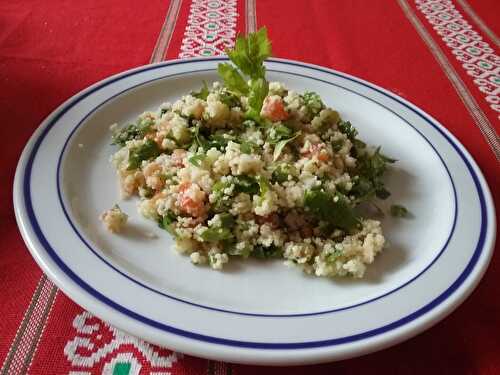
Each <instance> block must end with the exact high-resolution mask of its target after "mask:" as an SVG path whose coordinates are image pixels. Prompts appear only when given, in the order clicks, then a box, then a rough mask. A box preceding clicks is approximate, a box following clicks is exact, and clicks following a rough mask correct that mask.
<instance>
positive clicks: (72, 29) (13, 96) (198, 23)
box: [0, 0, 500, 375]
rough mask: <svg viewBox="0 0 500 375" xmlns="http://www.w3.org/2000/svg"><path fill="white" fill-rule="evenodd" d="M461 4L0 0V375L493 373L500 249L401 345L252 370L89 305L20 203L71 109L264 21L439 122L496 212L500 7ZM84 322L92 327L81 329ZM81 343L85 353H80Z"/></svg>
mask: <svg viewBox="0 0 500 375" xmlns="http://www.w3.org/2000/svg"><path fill="white" fill-rule="evenodd" d="M468 1H470V2H467V1H466V0H453V1H448V0H393V1H390V0H387V1H385V0H384V1H383V0H379V1H373V0H372V1H368V0H336V1H332V0H311V1H306V0H303V1H287V0H272V1H271V0H267V1H266V0H262V1H258V2H257V4H255V2H256V1H255V0H170V1H160V0H148V1H143V2H139V1H132V0H124V1H116V0H101V1H90V0H86V1H77V2H70V1H53V0H50V1H49V0H45V1H42V2H26V1H3V2H1V3H0V83H1V86H0V87H1V90H0V111H1V117H0V118H2V119H3V120H2V122H3V125H2V126H0V132H1V133H0V134H1V135H2V136H1V139H4V140H5V143H4V144H2V147H1V148H0V150H1V151H0V152H1V158H0V163H1V164H0V165H1V167H2V168H0V176H1V182H2V188H1V189H0V198H1V202H2V204H1V206H0V214H1V222H0V239H1V247H0V251H1V257H0V287H1V292H0V293H1V294H0V296H1V297H0V298H1V303H0V317H1V318H0V361H1V362H0V363H3V365H2V369H1V373H2V374H25V373H30V374H63V373H69V372H70V371H74V373H75V374H76V373H78V374H84V373H85V374H87V373H88V374H98V373H102V372H104V373H114V374H126V373H131V374H132V373H136V372H135V370H137V369H139V368H141V372H140V373H141V374H146V373H148V374H149V373H153V372H157V373H167V372H170V373H172V374H197V373H208V374H222V373H227V374H230V373H234V374H238V375H241V374H252V373H256V372H259V373H269V374H271V373H274V374H280V373H281V374H285V373H286V374H291V373H297V374H299V373H304V372H306V371H307V372H311V373H320V374H323V373H324V374H327V373H340V372H345V373H358V372H361V371H367V372H370V373H376V374H379V373H405V374H406V373H425V372H427V371H430V370H433V371H435V372H443V373H483V374H494V373H500V340H499V335H500V298H499V297H498V285H499V283H500V253H498V251H497V252H496V253H495V254H494V255H493V259H492V262H491V265H490V267H489V270H488V272H487V273H486V275H485V277H484V279H483V281H482V282H481V284H480V285H479V287H478V288H477V290H476V291H475V292H474V293H473V294H472V296H471V297H470V298H469V299H468V300H467V301H466V302H465V303H464V304H463V305H462V306H461V307H459V308H458V309H457V310H456V311H455V312H454V313H452V314H451V315H450V316H449V317H448V318H446V319H445V320H444V321H443V322H441V323H439V324H438V325H436V326H435V327H433V328H431V329H430V330H428V331H427V332H425V333H423V334H421V335H419V336H418V337H416V338H414V339H412V340H410V341H408V342H405V343H403V344H400V345H398V346H396V347H393V348H390V349H387V350H384V351H381V352H378V353H375V354H371V355H368V356H364V357H361V358H357V359H352V360H347V361H342V362H337V363H331V364H324V365H318V366H312V367H297V368H256V367H251V366H241V365H229V364H223V363H217V362H214V361H207V360H203V359H198V358H192V357H189V356H182V355H181V354H176V353H173V352H171V351H169V350H166V349H161V350H160V349H159V348H157V347H155V346H152V345H149V344H147V343H145V342H143V341H141V340H138V339H136V338H133V337H130V336H128V335H126V334H123V333H121V332H119V331H117V330H115V329H113V328H110V327H109V326H107V325H106V324H105V323H103V322H101V321H99V320H98V319H97V318H94V317H92V316H91V315H90V314H89V313H87V312H85V311H83V310H82V309H81V308H80V307H79V306H77V305H75V304H74V303H73V302H72V301H71V300H69V299H68V298H67V297H66V296H64V295H63V294H62V293H61V292H59V291H58V289H57V288H56V287H55V286H54V285H53V284H52V282H51V281H49V280H48V279H47V278H46V277H45V276H44V275H43V274H42V272H41V271H40V269H39V268H38V267H37V265H36V264H35V263H34V261H33V259H32V258H31V257H30V255H29V253H28V251H27V249H26V247H25V245H24V243H23V241H22V239H21V236H20V234H19V232H18V230H17V227H16V223H15V219H14V214H13V207H12V198H11V197H12V181H13V177H14V171H15V167H16V163H17V160H18V157H19V155H20V152H21V150H22V148H23V146H24V144H25V142H26V141H27V140H28V138H29V136H30V135H31V134H32V132H33V131H34V130H35V129H36V127H37V126H38V124H39V123H40V122H41V121H42V120H43V118H44V117H45V116H47V115H48V114H49V113H50V112H51V111H52V110H53V109H54V108H55V107H56V106H57V105H59V104H60V103H61V102H62V101H63V100H65V99H66V98H68V97H69V96H71V95H73V94H75V93H76V92H78V91H79V90H81V89H83V88H85V87H86V86H88V85H90V84H91V83H94V82H96V81H98V80H100V79H102V78H105V77H107V76H109V75H111V74H114V73H118V72H120V71H123V70H126V69H129V68H132V67H135V66H138V65H142V64H146V63H148V62H150V61H161V60H162V59H171V58H177V57H190V56H200V55H207V56H208V55H211V54H219V53H221V51H222V50H223V48H224V46H225V45H226V44H230V43H231V42H232V41H233V40H234V36H235V34H236V33H237V32H245V31H248V30H250V31H252V30H255V28H256V27H259V26H262V25H266V26H267V27H268V29H269V33H270V36H271V38H272V41H273V51H274V55H275V56H278V57H284V58H290V59H296V60H301V61H305V62H310V63H315V64H320V65H323V66H327V67H331V68H334V69H337V70H340V71H344V72H347V73H350V74H353V75H356V76H359V77H361V78H364V79H366V80H369V81H371V82H374V83H376V84H378V85H380V86H382V87H384V88H387V89H389V90H392V91H393V92H395V93H397V94H399V95H401V96H403V97H404V98H406V99H408V100H410V101H412V102H413V103H415V104H416V105H417V106H419V107H421V108H423V109H424V110H425V111H427V112H428V113H430V114H431V115H432V116H434V117H436V118H437V119H438V120H439V121H440V122H441V123H442V124H444V125H445V126H446V127H447V128H448V129H449V130H450V131H451V132H452V133H453V134H455V135H456V136H457V137H458V138H459V139H460V141H461V142H462V143H463V144H464V145H465V146H466V147H467V149H468V150H469V151H470V152H471V153H472V155H473V156H474V158H475V159H476V161H477V162H478V164H479V166H480V167H481V169H482V170H483V172H484V174H485V175H486V178H487V180H488V183H489V185H490V187H491V189H492V191H493V195H494V198H495V200H496V202H497V212H499V211H500V210H498V202H500V189H499V182H500V178H499V176H500V173H499V172H500V170H499V158H500V144H499V139H498V135H497V132H498V128H499V115H500V58H499V56H498V55H499V49H498V47H499V39H498V37H497V36H496V35H498V33H499V32H500V30H499V28H500V3H499V2H498V0H475V1H472V0H468ZM209 12H213V13H212V14H211V15H210V14H209ZM209 23H211V24H212V26H210V25H209ZM203 30H205V31H203ZM206 30H214V31H213V32H212V33H213V34H214V38H213V39H210V40H208V41H204V40H203V38H202V35H203V34H204V33H205V34H206ZM83 321H86V322H87V323H95V324H96V327H97V328H96V330H95V331H94V332H93V333H84V332H82V329H81V323H82V322H83ZM85 340H90V342H92V343H93V344H94V349H93V350H91V351H90V352H89V351H85V350H82V349H81V348H78V343H82V342H84V341H85Z"/></svg>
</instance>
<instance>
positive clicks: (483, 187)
mask: <svg viewBox="0 0 500 375" xmlns="http://www.w3.org/2000/svg"><path fill="white" fill-rule="evenodd" d="M221 60H227V58H221V57H215V58H209V59H208V58H200V59H186V60H171V61H167V62H162V63H157V64H150V65H144V66H141V67H137V68H134V69H131V70H127V71H125V72H122V73H119V74H116V75H113V76H111V77H109V78H107V79H104V80H102V81H99V82H97V83H95V84H94V85H92V86H90V87H88V88H87V89H85V90H82V91H80V92H79V93H77V94H75V95H74V96H73V97H71V98H70V99H68V100H67V101H65V102H64V103H63V104H61V105H60V106H59V107H58V108H57V109H56V110H55V111H53V112H52V113H51V114H50V115H49V116H48V117H47V118H46V119H45V120H44V121H43V122H42V124H41V125H40V126H39V127H38V129H37V130H36V131H35V132H34V134H33V135H32V137H31V138H30V140H29V142H28V143H27V145H26V147H25V149H24V150H23V153H22V155H21V158H20V160H19V163H18V166H17V169H16V176H15V180H14V207H15V213H16V220H17V222H18V226H19V228H20V229H21V234H22V236H23V239H24V241H25V242H26V244H27V245H28V248H29V250H30V252H31V253H32V255H33V256H34V258H35V260H36V261H37V263H38V264H39V265H40V266H41V267H42V269H43V270H44V271H45V272H46V273H48V274H49V276H52V277H51V279H53V280H54V281H55V282H56V284H57V285H58V286H59V287H60V288H61V289H62V290H63V291H65V292H66V285H59V284H64V282H62V280H60V279H59V277H58V275H57V272H53V270H51V269H49V266H48V265H47V264H46V263H45V262H44V260H43V257H42V255H41V254H39V253H38V250H37V249H36V246H35V245H34V243H33V241H31V239H30V238H29V236H28V234H29V233H28V232H29V231H28V230H27V229H26V228H25V226H24V225H25V224H26V223H24V220H23V214H24V215H25V214H26V212H22V207H23V204H22V203H23V202H22V197H20V196H19V191H21V190H22V189H20V188H19V186H20V184H21V182H20V181H21V180H23V181H24V179H23V178H22V177H21V174H22V170H23V168H22V167H23V165H25V164H26V159H27V155H28V154H29V153H30V152H32V151H33V146H35V145H36V141H37V140H39V139H40V135H41V134H42V133H43V130H44V129H45V128H46V127H47V126H48V124H49V123H50V122H52V121H55V120H56V119H57V116H58V115H60V114H61V112H62V110H63V109H64V108H66V107H68V106H70V104H73V103H74V102H77V101H78V99H81V98H83V97H86V96H87V95H89V94H90V93H92V92H93V91H95V90H98V89H99V88H100V87H102V86H105V85H107V84H109V83H112V82H114V81H116V80H118V79H121V78H124V77H127V76H129V75H132V74H135V73H138V72H142V71H145V70H147V69H152V68H153V67H156V68H163V67H166V66H169V65H173V64H183V63H193V62H198V61H200V62H207V61H221ZM270 61H271V62H278V63H285V64H293V65H296V66H299V67H305V68H312V69H315V70H319V71H321V72H323V73H327V74H334V75H336V76H340V77H341V78H347V79H349V80H353V81H354V82H356V83H360V84H362V85H364V86H367V87H368V88H370V89H372V90H375V91H378V92H380V93H381V94H383V95H385V96H388V97H389V98H390V99H393V100H395V101H396V102H399V103H400V104H403V105H404V106H405V107H407V108H408V109H410V110H411V111H413V112H414V113H416V114H417V115H419V116H420V117H421V118H422V119H424V120H425V121H426V122H428V123H429V124H430V125H431V126H433V127H434V128H435V129H436V130H437V131H438V132H439V133H440V134H441V136H443V137H444V138H445V139H446V140H447V141H448V143H450V145H451V146H453V148H454V149H455V152H457V153H458V154H459V155H460V157H461V159H462V160H463V161H464V163H465V164H466V165H467V167H468V169H469V173H470V175H471V177H472V179H473V180H474V183H475V185H476V189H477V192H480V193H483V194H484V197H483V199H482V200H481V199H480V201H481V208H482V210H483V212H484V215H485V216H489V217H488V219H489V221H488V222H487V224H486V225H483V226H482V228H481V236H482V237H484V239H483V242H484V243H483V247H482V249H481V251H480V252H479V254H478V256H477V259H476V261H475V263H474V264H473V265H472V268H471V269H470V271H469V273H468V274H467V275H466V276H465V277H464V278H463V280H462V281H461V282H460V283H459V284H458V285H457V286H456V288H454V289H453V290H451V291H450V292H449V295H448V296H447V297H446V298H450V297H453V295H455V297H454V298H452V299H451V302H452V304H454V305H455V306H451V307H448V308H446V309H444V310H443V311H442V315H444V316H445V315H447V314H449V313H450V312H451V311H452V310H453V309H454V308H455V307H456V306H458V304H460V303H461V302H462V301H463V300H464V299H465V298H466V297H467V296H468V294H470V293H471V292H472V290H473V289H474V288H475V286H476V285H477V283H478V282H479V280H480V279H481V277H482V275H483V274H484V272H485V271H486V269H487V266H488V263H489V260H490V259H491V255H492V252H493V248H494V242H495V236H496V230H495V227H496V222H495V215H494V211H495V208H494V205H493V204H492V202H493V201H492V198H491V193H490V191H489V188H488V185H487V183H486V181H485V179H484V176H483V175H482V173H481V171H480V169H479V168H478V166H477V164H476V163H475V161H474V159H473V158H472V156H471V155H470V154H469V153H468V151H467V150H466V149H465V147H464V146H463V145H462V144H461V143H460V142H459V141H458V140H457V139H456V138H455V137H454V136H453V135H452V134H451V133H450V132H449V131H448V130H447V129H446V128H444V126H442V125H441V124H440V123H439V122H438V121H436V120H435V119H434V118H432V117H431V116H430V115H428V114H427V113H425V112H424V111H422V110H421V109H419V108H418V107H417V106H415V105H413V104H412V103H410V102H408V101H407V100H405V99H403V98H401V97H399V96H398V95H396V94H394V93H391V92H390V91H388V90H385V89H383V88H381V87H379V86H377V85H374V84H372V83H369V82H367V81H364V80H362V79H359V78H357V77H354V76H351V75H349V74H345V73H342V72H338V71H335V70H332V69H329V68H326V67H322V66H318V65H313V64H307V63H302V62H298V61H293V60H287V59H270ZM183 74H188V73H187V72H185V73H183ZM144 83H145V82H143V83H142V84H144ZM377 104H380V103H377ZM417 131H418V130H417ZM438 155H439V154H438ZM25 172H26V171H25ZM477 192H476V193H477ZM475 195H476V194H475ZM479 195H481V194H479ZM483 206H484V207H483ZM483 229H484V236H483ZM41 235H42V237H43V233H41ZM481 236H480V240H479V241H478V245H477V246H476V249H475V250H474V253H473V254H475V253H476V251H477V248H478V247H479V243H480V242H481ZM37 240H38V241H40V237H39V238H38V239H37ZM42 242H43V241H42ZM47 245H49V244H48V243H47ZM32 246H33V247H32ZM49 246H50V245H49ZM45 250H46V249H45ZM483 251H484V252H483ZM481 252H483V254H481ZM484 254H486V257H485V258H484ZM482 256H483V258H482V259H483V262H482V264H481V266H480V268H479V272H477V271H478V268H477V266H478V264H479V263H478V261H479V260H480V258H481V257H482ZM472 258H474V256H473V257H472ZM472 258H471V260H470V261H468V263H467V267H466V268H465V269H464V271H463V272H462V274H460V277H459V279H460V278H461V276H462V275H463V274H464V273H465V271H466V270H467V268H468V267H469V265H470V262H471V261H472ZM59 266H60V265H59ZM474 270H475V271H476V274H474V272H473V271H474ZM61 271H62V272H64V270H62V269H61ZM70 271H71V270H70ZM66 276H68V274H67V272H66ZM75 276H76V277H78V276H77V275H75ZM459 279H457V281H458V280H459ZM74 281H75V280H73V282H74ZM457 281H455V283H456V282H457ZM466 281H469V282H468V285H466V284H465V283H466ZM455 283H454V284H455ZM452 286H453V284H452ZM464 286H465V287H466V289H465V290H464V291H463V292H462V293H461V294H458V295H457V294H456V293H455V292H456V290H457V289H458V288H460V287H464ZM80 287H81V289H83V290H84V291H85V292H87V293H88V290H86V289H85V288H82V285H80ZM450 288H451V286H450V287H448V288H447V289H446V290H445V291H444V292H443V293H442V294H445V293H446V292H448V291H449V290H450ZM85 292H84V293H85ZM94 293H98V294H100V293H99V292H98V291H97V290H94ZM94 293H91V295H93V297H95V295H94ZM68 294H70V295H71V296H72V299H74V300H78V299H77V298H76V297H75V295H74V293H70V292H68ZM102 297H104V298H106V297H105V296H102ZM440 297H441V295H440V296H439V297H438V298H436V299H435V300H437V299H439V298H440ZM446 298H445V299H444V300H446ZM435 300H433V301H432V302H431V303H429V304H427V305H426V306H428V305H430V304H432V303H433V302H434V301H435ZM444 300H443V301H444ZM443 301H440V302H438V303H437V304H436V306H437V305H440V304H441V302H443ZM111 302H112V301H111ZM448 302H450V300H448ZM79 303H80V302H79ZM100 303H105V302H103V301H102V300H101V301H100ZM81 304H83V303H81ZM107 305H108V306H105V307H107V308H113V306H112V305H110V304H109V303H108V304H107ZM110 306H111V307H110ZM426 306H424V307H426ZM85 307H87V306H85ZM434 307H435V306H432V307H431V308H429V309H428V310H427V311H424V312H422V313H421V314H419V315H418V316H425V314H426V313H428V312H430V311H431V310H432V309H433V308H434ZM88 309H89V310H91V311H95V307H94V306H91V307H89V308H88ZM114 309H115V310H118V312H120V313H121V314H124V312H123V311H120V309H116V307H115V308H114ZM422 309H423V308H421V309H419V310H417V311H420V310H422ZM130 313H132V314H134V312H133V311H130ZM415 313H416V312H415ZM438 313H439V312H438ZM96 315H97V314H96ZM103 315H105V316H106V319H105V320H106V321H113V319H109V314H103ZM127 315H128V316H127V317H126V319H134V318H132V317H131V315H130V314H127ZM411 315H413V314H411ZM434 315H438V314H434ZM444 316H443V317H444ZM441 318H442V317H439V318H436V316H434V317H433V316H430V317H428V318H427V321H426V322H424V323H427V324H428V325H431V324H434V323H436V322H437V321H438V320H440V319H441ZM146 319H148V318H146ZM403 319H405V318H402V319H400V320H403ZM412 320H413V319H412ZM113 324H116V323H115V322H114V321H113ZM404 324H405V323H403V324H402V325H400V326H401V327H402V328H403V327H404ZM116 325H117V326H120V324H116ZM422 325H423V324H420V329H419V327H417V331H418V332H420V331H422V330H424V329H425V328H426V327H423V328H422ZM153 327H154V325H153ZM121 328H122V327H121ZM174 328H175V327H174ZM125 330H127V328H125ZM418 332H415V333H414V334H416V333H418ZM170 333H172V332H170ZM174 334H176V333H175V332H174ZM195 335H198V334H195ZM377 335H380V333H377ZM198 336H204V335H198ZM400 336H404V335H400ZM191 338H195V339H198V338H196V337H191ZM406 338H409V337H403V338H401V340H399V341H402V340H404V339H406ZM222 340H224V341H236V343H239V342H238V341H237V340H228V339H222ZM335 340H338V339H335ZM358 340H359V339H358ZM204 341H207V340H204ZM324 341H330V340H324ZM389 341H390V340H389ZM213 343H216V344H220V343H221V342H217V341H215V342H214V341H213V340H210V341H208V343H206V344H208V345H211V344H213ZM222 343H223V342H222ZM394 343H395V341H394V339H393V340H392V341H391V342H389V343H387V345H392V344H394ZM226 344H227V345H232V343H231V344H230V343H227V342H226ZM307 344H309V345H307V346H301V347H297V348H291V347H285V346H282V345H281V344H278V345H279V347H275V348H268V347H267V345H264V346H243V347H244V348H247V350H250V351H251V350H253V349H252V348H259V349H263V348H266V349H287V350H290V349H304V348H311V347H312V348H314V347H317V346H314V345H310V343H307ZM272 345H274V344H272ZM333 345H338V344H333ZM237 346H239V345H237ZM319 346H321V347H323V346H324V345H319ZM326 347H328V348H332V344H328V345H327V346H326ZM333 347H335V346H333ZM378 348H381V346H379V347H378ZM361 351H362V352H363V353H366V352H367V351H366V350H361ZM294 353H296V354H298V353H297V352H296V351H295V352H294ZM195 354H198V355H200V353H199V352H197V353H195ZM354 355H357V354H354ZM345 357H346V356H342V358H345ZM224 358H225V357H224ZM256 362H257V363H259V362H262V361H261V360H260V359H259V360H256V361H255V360H252V361H250V362H249V363H256ZM266 362H267V361H266ZM274 362H275V361H273V360H271V361H270V362H268V363H274ZM306 362H308V360H307V359H305V360H301V361H299V362H298V363H306ZM312 362H318V361H317V360H313V361H312Z"/></svg>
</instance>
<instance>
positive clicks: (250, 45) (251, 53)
mask: <svg viewBox="0 0 500 375" xmlns="http://www.w3.org/2000/svg"><path fill="white" fill-rule="evenodd" d="M226 53H227V55H228V56H229V58H230V59H231V61H232V62H233V64H234V65H236V66H237V67H238V68H239V69H240V70H241V71H242V72H243V73H244V74H246V75H247V76H250V78H252V79H254V78H263V77H264V75H265V68H264V65H263V62H264V60H265V59H267V58H268V57H269V56H271V42H270V41H269V39H268V37H267V29H266V28H265V27H262V28H261V29H260V30H259V31H257V32H256V33H250V34H248V37H247V38H245V37H242V36H238V38H236V43H235V46H234V48H233V49H232V50H226Z"/></svg>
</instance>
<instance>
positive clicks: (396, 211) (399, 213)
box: [390, 204, 409, 217]
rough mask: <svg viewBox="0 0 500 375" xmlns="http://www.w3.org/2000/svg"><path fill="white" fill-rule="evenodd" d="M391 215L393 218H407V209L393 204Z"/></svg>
mask: <svg viewBox="0 0 500 375" xmlns="http://www.w3.org/2000/svg"><path fill="white" fill-rule="evenodd" d="M390 211H391V215H392V216H394V217H408V216H409V212H408V209H407V208H406V207H404V206H401V205H399V204H393V205H392V206H391V210H390Z"/></svg>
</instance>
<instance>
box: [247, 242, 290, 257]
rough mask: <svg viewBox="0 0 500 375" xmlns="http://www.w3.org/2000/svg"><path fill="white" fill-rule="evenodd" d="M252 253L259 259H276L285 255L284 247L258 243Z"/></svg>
mask: <svg viewBox="0 0 500 375" xmlns="http://www.w3.org/2000/svg"><path fill="white" fill-rule="evenodd" d="M250 255H251V256H253V257H255V258H258V259H273V258H274V259H276V258H281V256H282V255H283V249H282V248H281V247H278V246H275V245H271V246H269V247H264V246H260V245H258V246H255V247H254V249H253V251H252V252H251V253H250Z"/></svg>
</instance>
